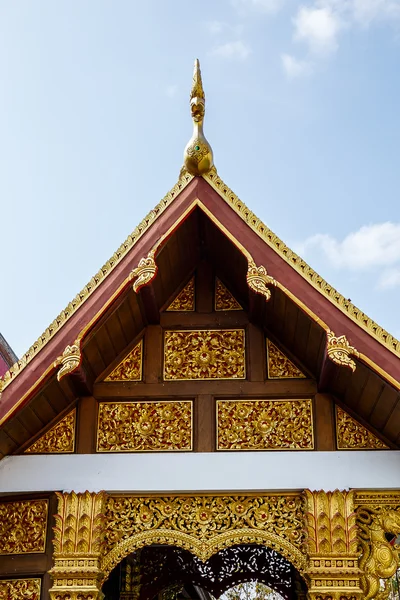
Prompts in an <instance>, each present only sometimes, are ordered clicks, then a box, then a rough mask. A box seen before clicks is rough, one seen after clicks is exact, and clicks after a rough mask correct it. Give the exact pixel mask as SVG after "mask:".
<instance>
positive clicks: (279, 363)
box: [267, 339, 305, 379]
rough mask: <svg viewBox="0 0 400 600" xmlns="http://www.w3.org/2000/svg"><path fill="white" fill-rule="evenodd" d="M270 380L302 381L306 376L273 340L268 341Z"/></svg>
mask: <svg viewBox="0 0 400 600" xmlns="http://www.w3.org/2000/svg"><path fill="white" fill-rule="evenodd" d="M267 359H268V360H267V365H268V379H300V378H304V377H305V375H304V373H302V372H301V371H300V369H298V368H297V367H296V365H294V364H293V363H292V361H291V360H289V358H288V357H287V356H286V355H285V354H284V353H283V352H282V351H281V350H279V348H277V346H275V344H273V343H272V342H271V340H268V339H267Z"/></svg>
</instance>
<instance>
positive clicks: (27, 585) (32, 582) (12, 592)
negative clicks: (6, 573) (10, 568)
mask: <svg viewBox="0 0 400 600" xmlns="http://www.w3.org/2000/svg"><path fill="white" fill-rule="evenodd" d="M40 587H41V580H40V579H0V600H22V599H23V600H40Z"/></svg>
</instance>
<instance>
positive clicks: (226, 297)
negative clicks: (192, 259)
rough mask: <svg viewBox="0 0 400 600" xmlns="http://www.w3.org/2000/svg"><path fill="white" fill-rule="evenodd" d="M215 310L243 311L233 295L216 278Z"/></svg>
mask: <svg viewBox="0 0 400 600" xmlns="http://www.w3.org/2000/svg"><path fill="white" fill-rule="evenodd" d="M214 308H215V310H216V311H225V310H243V309H242V306H241V305H240V304H239V302H238V301H237V300H236V298H235V297H234V296H233V294H232V293H231V292H230V291H229V290H228V288H227V287H226V286H225V285H224V284H223V283H222V281H221V280H220V279H219V278H218V277H216V278H215V297H214Z"/></svg>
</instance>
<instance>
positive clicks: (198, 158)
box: [184, 59, 214, 175]
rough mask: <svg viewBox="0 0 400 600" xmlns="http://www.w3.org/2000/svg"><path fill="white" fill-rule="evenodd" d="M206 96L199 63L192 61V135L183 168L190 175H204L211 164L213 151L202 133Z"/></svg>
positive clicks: (185, 153)
mask: <svg viewBox="0 0 400 600" xmlns="http://www.w3.org/2000/svg"><path fill="white" fill-rule="evenodd" d="M205 107H206V98H205V95H204V90H203V83H202V81H201V72H200V63H199V61H198V59H196V60H195V62H194V72H193V85H192V91H191V93H190V110H191V113H192V119H193V135H192V137H191V138H190V140H189V142H188V144H187V146H186V148H185V151H184V164H185V168H186V170H187V171H189V173H191V174H192V175H205V174H206V173H208V172H209V171H210V169H211V168H212V166H213V164H214V163H213V152H212V149H211V146H210V144H209V143H208V142H207V140H206V138H205V136H204V133H203V120H204V113H205Z"/></svg>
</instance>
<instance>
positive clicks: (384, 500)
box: [0, 61, 400, 600]
mask: <svg viewBox="0 0 400 600" xmlns="http://www.w3.org/2000/svg"><path fill="white" fill-rule="evenodd" d="M190 107H191V114H192V118H193V136H192V138H191V139H190V141H189V143H188V145H187V146H186V148H185V153H184V166H183V168H182V170H181V174H180V177H179V180H178V182H177V183H176V185H175V186H174V187H173V188H172V189H171V191H170V192H168V194H167V195H166V196H165V197H164V198H163V199H162V200H161V202H159V204H158V205H157V206H156V207H155V208H154V210H152V211H151V212H150V213H149V214H148V215H147V217H145V218H144V219H143V221H142V222H141V223H140V224H139V225H138V226H137V227H136V229H134V231H133V232H132V234H131V235H130V236H129V237H128V239H127V240H126V241H125V242H124V243H123V244H122V245H121V246H120V247H119V248H118V250H117V252H116V253H115V254H114V255H113V256H112V257H111V258H110V260H109V261H108V262H107V263H106V264H105V265H104V266H103V267H102V268H101V269H100V270H99V272H98V273H97V274H96V275H95V276H94V277H93V278H92V279H91V281H90V282H89V283H88V285H87V286H86V287H85V288H84V289H83V290H82V291H81V292H80V293H79V294H78V295H77V296H76V297H75V298H74V299H73V301H72V302H70V303H69V304H68V306H67V307H66V309H65V310H64V311H63V312H62V313H61V314H60V315H58V317H57V318H56V319H55V320H54V321H53V322H52V323H51V325H50V326H49V327H48V328H47V329H46V331H45V332H44V333H43V335H42V336H41V337H40V338H39V339H38V340H37V341H36V342H35V343H34V344H33V345H32V347H31V348H30V349H29V350H28V352H26V353H25V354H24V355H23V356H22V357H21V358H20V359H19V360H18V361H17V362H15V364H14V365H12V366H10V363H8V364H7V368H8V367H9V368H8V370H7V371H6V372H5V373H3V374H2V377H0V393H1V396H0V459H1V460H0V598H1V600H3V599H4V600H19V599H22V598H27V599H29V600H48V599H51V600H100V599H103V598H104V599H105V600H119V599H121V600H152V599H153V598H155V597H157V598H158V599H159V600H173V599H176V598H179V599H182V600H183V599H185V600H189V599H192V600H193V599H196V600H207V599H208V598H211V597H214V598H218V597H219V596H221V594H223V593H224V592H226V590H228V589H230V588H231V587H232V586H234V585H236V584H238V583H243V582H246V581H251V580H256V581H259V582H262V583H264V584H266V585H267V586H268V587H269V588H270V589H271V590H274V591H275V592H277V593H279V594H280V597H281V598H283V599H285V600H296V599H302V600H305V599H306V598H307V599H309V600H362V599H366V600H372V599H378V600H384V599H386V598H388V597H389V593H390V589H391V586H392V580H393V577H394V576H395V574H396V571H397V569H398V565H399V554H398V549H397V545H396V538H397V536H398V535H399V534H400V452H399V445H400V342H399V341H398V340H396V339H395V338H394V337H393V336H391V335H390V334H389V333H388V332H386V331H385V330H383V329H382V328H381V327H379V326H378V325H377V324H376V323H374V322H373V321H372V320H371V319H370V318H368V317H367V316H366V315H365V314H364V313H363V312H362V311H361V310H359V309H358V308H356V307H355V306H354V305H353V304H352V303H351V302H350V301H349V300H346V299H345V298H344V297H343V296H341V294H340V293H339V292H337V291H336V290H335V289H333V288H332V287H331V286H330V285H329V284H328V283H326V282H325V281H324V279H322V277H320V276H319V275H318V274H317V273H316V272H315V271H313V270H312V269H311V268H310V267H309V266H308V265H307V264H306V263H305V262H304V261H303V260H302V259H301V258H300V257H299V256H297V255H296V254H295V253H294V252H292V251H291V250H290V249H289V248H288V247H287V246H286V245H285V244H284V242H282V241H281V240H280V239H279V238H278V237H277V236H276V235H275V234H274V233H273V232H272V231H271V230H270V229H268V227H267V226H266V225H264V224H263V223H262V222H261V221H260V220H259V219H258V218H257V217H256V216H255V215H254V214H253V213H252V211H251V210H250V209H249V208H247V206H246V205H245V204H244V203H243V202H242V201H241V200H239V198H238V197H237V196H236V195H235V194H234V192H233V191H232V190H231V189H230V188H229V187H228V186H227V185H226V184H225V183H224V182H223V181H222V179H221V178H220V177H219V175H218V172H217V170H216V168H215V166H214V163H213V153H212V150H211V146H210V144H209V143H208V141H207V140H206V138H205V136H204V133H203V120H204V113H205V97H204V91H203V86H202V81H201V75H200V69H199V65H198V62H197V61H196V63H195V70H194V77H193V86H192V92H191V97H190Z"/></svg>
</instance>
